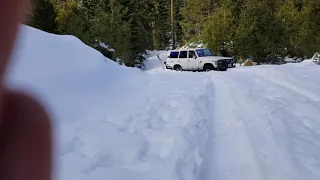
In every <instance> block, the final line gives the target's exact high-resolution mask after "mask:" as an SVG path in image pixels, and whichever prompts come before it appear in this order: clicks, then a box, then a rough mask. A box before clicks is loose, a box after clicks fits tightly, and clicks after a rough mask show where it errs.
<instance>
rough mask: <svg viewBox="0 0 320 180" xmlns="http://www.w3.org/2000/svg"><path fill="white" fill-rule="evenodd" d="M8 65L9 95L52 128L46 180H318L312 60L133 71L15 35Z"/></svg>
mask: <svg viewBox="0 0 320 180" xmlns="http://www.w3.org/2000/svg"><path fill="white" fill-rule="evenodd" d="M158 53H160V52H158ZM160 54H162V53H160ZM13 59H14V62H13V64H12V68H11V69H10V72H9V76H8V83H9V84H10V86H11V87H13V88H18V89H25V90H28V91H29V92H30V93H32V94H34V95H35V96H36V97H37V98H38V99H39V100H40V101H41V102H43V103H44V104H45V105H46V107H47V109H48V111H49V112H50V114H51V115H52V117H53V119H54V125H55V126H54V128H55V138H56V141H55V142H56V145H57V146H56V147H57V149H56V154H55V156H56V158H55V159H56V164H55V167H56V179H59V180H102V179H116V180H127V179H139V180H151V179H152V180H155V179H159V180H162V179H166V180H212V179H215V180H239V179H241V180H260V179H261V180H301V179H305V180H317V179H320V153H319V149H320V120H319V117H320V91H319V89H320V78H319V77H320V70H319V66H318V65H316V64H314V63H312V62H311V61H306V62H303V63H297V64H287V65H281V66H275V65H265V66H254V67H240V68H236V69H230V70H228V71H227V72H210V73H192V72H172V71H160V70H158V71H145V72H142V71H140V70H137V69H133V68H126V67H124V66H119V65H118V64H116V63H114V62H112V61H110V60H108V59H105V58H104V57H103V56H102V55H101V54H100V53H98V52H97V51H95V50H94V49H91V48H89V47H87V46H85V45H84V44H82V43H81V42H80V41H79V40H78V39H76V38H74V37H72V36H56V35H51V34H47V33H43V32H41V31H39V30H36V29H33V28H29V27H25V26H23V27H22V28H21V34H20V37H19V42H18V46H17V50H16V53H15V55H14V57H13ZM157 61H159V60H157ZM155 62H156V61H155ZM150 67H151V65H150ZM158 67H160V66H158ZM150 69H161V68H150Z"/></svg>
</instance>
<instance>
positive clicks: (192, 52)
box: [165, 49, 232, 71]
mask: <svg viewBox="0 0 320 180" xmlns="http://www.w3.org/2000/svg"><path fill="white" fill-rule="evenodd" d="M230 59H231V60H232V58H228V57H220V56H214V55H213V54H212V52H211V51H210V50H208V49H179V50H172V51H170V52H169V55H168V59H167V61H166V62H165V64H166V68H167V69H173V70H176V71H183V70H186V71H211V70H219V71H226V70H227V69H228V61H229V60H230Z"/></svg>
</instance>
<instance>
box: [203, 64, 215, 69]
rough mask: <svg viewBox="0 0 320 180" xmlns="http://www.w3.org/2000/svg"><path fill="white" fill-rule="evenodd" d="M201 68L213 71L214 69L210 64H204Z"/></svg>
mask: <svg viewBox="0 0 320 180" xmlns="http://www.w3.org/2000/svg"><path fill="white" fill-rule="evenodd" d="M203 70H204V71H213V70H214V66H213V65H212V64H205V65H204V66H203Z"/></svg>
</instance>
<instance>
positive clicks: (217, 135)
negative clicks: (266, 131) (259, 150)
mask: <svg viewBox="0 0 320 180" xmlns="http://www.w3.org/2000/svg"><path fill="white" fill-rule="evenodd" d="M221 78H222V79H223V76H221ZM218 79H220V75H218V74H217V73H215V75H213V76H212V81H213V85H214V92H212V94H211V96H213V97H214V103H213V104H214V107H213V109H212V111H213V118H212V120H211V124H210V127H209V128H210V129H211V131H210V139H209V142H208V143H207V152H206V159H205V162H204V167H203V172H202V173H203V174H202V178H201V179H202V180H211V179H219V180H238V179H246V180H264V179H265V176H264V174H263V171H262V170H261V167H260V164H259V162H258V161H257V159H256V155H255V154H256V153H255V149H254V147H253V146H252V142H251V140H250V138H249V137H248V134H247V132H246V129H245V127H244V125H243V122H242V119H241V118H240V117H239V116H237V112H236V111H237V104H236V103H235V102H234V100H233V99H232V98H231V92H230V88H229V87H228V85H227V84H226V83H224V82H223V80H218ZM239 118H240V119H239Z"/></svg>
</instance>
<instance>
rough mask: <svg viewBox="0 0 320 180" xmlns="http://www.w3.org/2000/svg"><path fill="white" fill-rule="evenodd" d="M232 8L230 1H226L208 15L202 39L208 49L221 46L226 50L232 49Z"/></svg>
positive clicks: (216, 49) (216, 48)
mask: <svg viewBox="0 0 320 180" xmlns="http://www.w3.org/2000/svg"><path fill="white" fill-rule="evenodd" d="M233 8H234V6H233V5H232V3H230V2H226V3H224V4H223V5H221V6H220V7H218V8H216V10H215V11H214V12H213V13H212V15H210V16H209V17H208V19H207V21H206V23H205V25H204V30H203V36H202V39H203V41H204V42H205V43H206V44H207V46H208V47H209V48H210V49H214V50H215V51H218V49H219V48H220V47H221V46H224V47H225V48H227V49H228V50H233V48H232V47H233V41H232V40H233V34H234V30H233V29H234V28H235V27H234V26H233V25H234V24H233V23H234V21H233V19H234V16H233V13H232V10H233Z"/></svg>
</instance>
